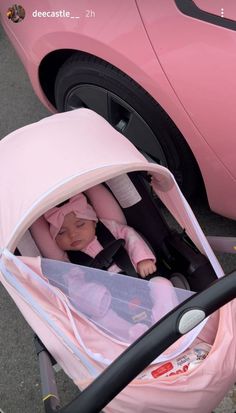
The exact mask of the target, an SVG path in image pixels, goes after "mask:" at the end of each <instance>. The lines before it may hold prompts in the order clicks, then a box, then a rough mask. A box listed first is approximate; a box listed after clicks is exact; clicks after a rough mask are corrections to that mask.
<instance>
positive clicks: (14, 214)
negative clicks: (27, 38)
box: [0, 109, 223, 276]
mask: <svg viewBox="0 0 236 413" xmlns="http://www.w3.org/2000/svg"><path fill="white" fill-rule="evenodd" d="M0 148H1V149H0V188H1V199H0V222H1V232H0V248H8V249H9V250H10V251H14V249H15V247H16V246H17V243H18V242H19V240H20V238H21V237H22V235H23V234H24V233H25V231H26V230H27V229H28V228H29V226H30V225H31V224H32V223H33V222H34V221H35V220H36V219H37V218H38V217H39V216H41V215H42V214H43V213H44V212H46V211H47V210H48V209H49V208H51V207H53V206H55V205H56V204H58V203H59V202H62V201H63V200H65V199H67V198H69V197H71V196H73V195H75V194H77V193H78V192H82V191H85V190H86V189H88V188H90V187H92V186H94V185H96V184H98V183H101V182H104V181H106V180H108V179H111V178H113V177H116V176H118V175H121V174H124V173H126V172H131V171H138V170H142V171H150V173H151V174H152V176H153V188H154V190H155V191H156V193H157V195H158V196H159V197H160V199H161V200H162V201H163V202H164V204H165V205H166V207H167V208H168V209H169V210H170V212H171V213H172V215H173V216H174V217H175V218H176V220H177V221H178V222H179V224H180V225H181V227H182V228H185V229H186V231H187V233H188V235H189V236H190V238H191V239H192V240H193V242H194V243H195V244H196V245H197V247H198V248H199V249H200V250H201V251H202V252H203V253H204V254H205V255H207V256H208V258H209V259H210V261H211V263H212V265H213V267H214V268H215V271H216V273H217V274H218V276H220V275H222V274H223V271H222V269H221V267H220V265H219V263H218V261H217V259H216V257H215V255H214V253H213V252H212V250H211V248H210V246H209V244H208V242H207V240H206V238H205V236H204V234H203V232H202V231H201V228H200V227H199V224H198V222H197V220H196V218H195V216H194V214H193V212H192V210H191V209H190V207H189V205H188V203H187V201H186V200H185V198H184V197H183V195H182V193H181V191H180V189H179V187H178V186H177V184H176V181H175V179H174V177H173V175H172V174H171V172H170V171H169V170H168V169H166V168H164V167H162V166H159V165H157V164H154V163H150V162H149V161H148V160H146V158H145V157H144V156H143V155H142V154H140V153H139V151H138V150H137V149H136V148H135V147H134V146H133V144H132V143H130V142H129V141H128V139H126V138H125V137H124V136H123V135H121V134H120V133H119V132H117V131H116V130H115V129H114V128H112V126H111V125H110V124H109V123H108V122H107V121H106V120H104V119H103V118H102V117H101V116H99V115H98V114H96V113H95V112H92V111H91V110H88V109H77V110H73V111H70V112H66V113H60V114H55V115H52V116H50V117H48V118H45V119H43V120H41V121H39V122H36V123H33V124H31V125H28V126H25V127H23V128H21V129H18V130H16V131H15V132H13V133H11V134H9V135H8V136H7V137H5V138H4V139H3V140H2V141H1V142H0Z"/></svg>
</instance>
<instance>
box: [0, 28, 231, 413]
mask: <svg viewBox="0 0 236 413" xmlns="http://www.w3.org/2000/svg"><path fill="white" fill-rule="evenodd" d="M0 96H1V107H0V139H2V138H3V137H4V136H6V135H7V134H9V133H10V132H12V131H14V130H16V129H18V128H20V127H22V126H25V125H27V124H29V123H32V122H35V121H37V120H40V119H42V118H43V117H46V116H49V115H50V113H49V112H48V110H47V109H45V108H44V107H43V105H42V104H41V102H40V101H39V100H38V98H37V96H36V95H35V94H34V92H33V89H32V87H31V84H30V82H29V79H28V77H27V75H26V73H25V70H24V68H23V66H22V64H21V62H20V61H19V59H18V57H17V55H16V53H15V51H14V49H13V48H12V46H11V44H10V43H9V42H8V40H7V39H6V37H5V34H4V33H3V30H2V28H1V27H0ZM192 207H193V210H194V212H195V214H196V216H197V218H198V220H199V222H200V224H201V226H202V228H203V230H204V232H205V233H206V234H209V235H227V236H235V234H236V221H232V220H229V219H226V218H222V217H220V216H219V215H217V214H214V213H212V212H211V211H209V209H208V207H207V205H206V203H205V202H204V201H203V200H198V201H196V202H195V203H194V205H192ZM218 258H219V260H220V262H221V264H222V266H223V268H224V270H225V272H229V271H231V270H232V269H234V268H236V255H231V254H225V255H224V256H223V255H219V256H218ZM0 311H1V316H0V413H1V409H2V411H3V412H4V413H22V412H24V413H43V412H44V409H43V406H42V402H41V391H40V378H39V369H38V363H37V358H36V356H35V351H34V346H33V332H32V330H31V329H30V327H29V326H28V325H27V323H26V322H25V320H24V319H23V317H22V316H21V313H20V312H19V310H18V309H17V307H16V305H15V304H14V302H13V301H12V300H11V298H10V297H9V296H8V294H7V293H6V291H5V290H4V288H3V287H2V286H0ZM58 386H59V392H60V396H61V400H62V402H63V403H66V402H68V401H69V400H71V398H72V397H73V396H74V395H75V394H76V393H77V389H76V388H75V386H74V385H73V384H72V382H71V381H70V380H69V379H68V378H67V377H66V376H65V374H64V373H63V372H60V373H59V374H58ZM235 410H236V391H235V390H234V389H232V391H231V392H230V393H229V395H228V396H227V397H226V398H225V399H224V401H223V402H222V404H221V405H220V407H219V408H218V409H217V410H216V412H217V413H220V412H221V413H223V412H224V413H232V412H234V411H235ZM199 413H201V412H199Z"/></svg>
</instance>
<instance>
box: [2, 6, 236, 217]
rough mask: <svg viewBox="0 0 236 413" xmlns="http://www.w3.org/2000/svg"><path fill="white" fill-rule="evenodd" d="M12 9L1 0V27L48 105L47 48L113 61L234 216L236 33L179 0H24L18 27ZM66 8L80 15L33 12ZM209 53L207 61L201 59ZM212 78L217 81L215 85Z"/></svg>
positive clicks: (217, 205) (211, 195) (221, 207)
mask: <svg viewBox="0 0 236 413" xmlns="http://www.w3.org/2000/svg"><path fill="white" fill-rule="evenodd" d="M8 7H9V3H8V2H7V1H6V0H2V1H1V4H0V12H1V20H2V24H3V26H4V29H5V31H6V33H7V35H8V37H9V38H10V40H11V42H12V44H13V45H14V47H15V49H16V51H17V53H18V55H19V57H20V59H21V60H22V62H23V64H24V66H25V68H26V71H27V73H28V75H29V77H30V81H31V83H32V86H33V88H34V90H35V92H36V94H37V95H38V97H39V98H40V100H41V101H42V102H43V104H44V105H45V106H47V107H48V108H49V109H50V110H51V111H55V108H54V107H53V106H52V104H51V103H50V102H49V101H48V99H47V98H46V96H45V94H44V92H43V90H42V87H41V85H40V81H39V72H38V70H39V65H40V63H41V61H42V60H43V58H44V57H45V56H47V55H48V54H49V53H51V52H54V51H55V50H60V49H73V50H79V51H86V52H88V53H90V54H93V55H95V56H97V57H100V58H102V59H104V60H105V61H107V62H109V63H111V64H113V65H114V66H116V67H117V68H119V69H120V70H122V71H123V72H124V73H126V74H127V75H128V76H130V77H131V78H133V79H134V80H135V81H136V82H137V83H138V84H140V85H141V86H142V87H143V88H144V89H145V90H146V91H147V92H148V93H149V94H150V95H151V96H153V98H154V99H155V100H156V101H157V102H158V103H159V104H160V105H161V106H162V107H163V108H164V110H165V111H166V112H167V113H168V115H169V116H170V117H171V119H172V120H173V121H174V123H175V124H176V125H177V127H178V128H179V130H180V131H181V133H182V134H183V136H184V137H185V139H186V141H187V142H188V145H189V146H190V148H191V150H192V152H193V154H194V157H195V159H196V160H197V163H198V165H199V167H200V171H201V174H202V176H203V179H204V183H205V187H206V191H207V196H208V200H209V204H210V207H211V209H212V210H214V211H215V212H218V213H220V214H222V215H225V216H228V217H230V218H236V208H235V199H236V179H235V176H236V170H235V166H236V162H235V149H234V148H235V147H236V143H235V140H234V139H233V138H234V133H235V130H236V128H235V125H236V118H234V116H233V113H234V108H235V97H234V90H235V86H236V84H235V76H233V70H235V69H234V68H236V63H235V54H234V53H233V50H231V48H233V46H235V38H236V36H235V35H236V33H234V32H233V33H232V31H230V30H225V29H224V28H219V27H217V28H215V27H212V25H210V24H208V23H203V22H202V21H200V22H199V21H198V20H194V19H191V18H190V17H188V16H185V15H184V14H183V13H181V12H180V11H179V10H178V8H177V6H176V4H175V2H174V0H159V1H158V2H157V1H155V0H149V1H148V2H144V1H142V0H139V1H137V3H136V2H135V1H134V0H120V1H119V2H111V1H109V0H100V1H99V3H98V2H95V1H93V2H91V1H89V0H81V1H80V2H79V6H78V3H77V2H75V1H73V0H69V1H67V2H66V6H65V1H64V0H58V1H57V5H56V7H55V3H54V2H53V1H51V0H50V1H42V2H41V3H40V6H39V3H38V2H36V1H29V0H25V2H24V8H25V10H26V17H25V19H24V21H23V22H20V23H17V24H15V23H13V22H12V21H10V20H8V19H7V17H6V14H5V13H6V10H7V8H8ZM65 9H66V11H69V12H70V15H71V16H73V17H75V16H77V17H78V16H79V17H80V18H79V19H75V18H74V19H71V18H66V17H64V18H63V17H61V18H49V17H48V18H44V17H33V16H32V13H34V12H35V10H37V11H48V10H49V11H53V10H65ZM88 12H89V13H90V17H87V14H88ZM92 12H94V13H95V17H93V15H92ZM193 20H194V22H193ZM203 25H204V27H203ZM174 28H175V29H178V30H177V31H176V30H175V31H173V30H174ZM186 30H187V31H188V36H186ZM199 30H201V31H200V33H199V32H198V31H199ZM173 33H174V35H173ZM209 33H210V35H209ZM208 35H209V38H208ZM214 36H216V40H215V38H214ZM217 42H218V43H217ZM225 45H226V47H225ZM234 50H235V47H234ZM205 53H207V54H208V55H209V56H208V59H207V61H205V60H204V61H203V62H201V61H200V60H201V59H202V60H203V58H204V56H205ZM221 59H222V60H223V61H221ZM225 60H226V62H227V64H226V63H225ZM183 62H184V65H183ZM231 65H232V67H231ZM226 69H227V70H226ZM202 70H204V72H205V73H204V75H202V74H201V73H200V71H202ZM222 73H223V74H222ZM234 73H235V71H234ZM193 75H194V79H196V84H195V83H193V82H192V78H193ZM224 76H225V80H227V82H226V81H224ZM229 77H230V82H228V80H229ZM231 78H232V79H231ZM197 82H199V85H198V84H197ZM214 82H218V83H219V84H218V83H217V90H216V88H215V83H214ZM225 83H227V84H225ZM228 83H229V84H230V85H228ZM216 92H217V93H216ZM203 94H204V98H205V99H204V104H203V102H202V96H203ZM221 96H223V99H224V104H223V108H224V111H223V113H222V99H221ZM206 104H207V110H206V109H205V105H206ZM212 119H213V120H214V121H212ZM226 140H227V144H226ZM233 199H234V203H233V201H232V200H233Z"/></svg>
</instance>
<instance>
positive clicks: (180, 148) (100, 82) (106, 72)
mask: <svg viewBox="0 0 236 413" xmlns="http://www.w3.org/2000/svg"><path fill="white" fill-rule="evenodd" d="M79 84H91V85H95V86H99V87H102V88H104V89H106V90H108V91H109V92H112V93H113V94H115V95H117V96H118V97H119V98H121V99H123V100H124V101H125V102H127V103H128V104H129V105H130V106H131V107H132V108H133V109H134V110H135V111H136V112H137V113H138V114H139V115H140V116H141V117H142V118H143V119H144V120H145V122H146V123H147V124H148V125H149V126H150V128H151V129H152V131H153V133H154V134H155V136H156V137H157V139H158V141H159V143H160V145H161V147H162V149H163V152H164V153H165V157H166V159H167V164H168V168H169V169H170V170H171V172H172V173H173V174H174V176H175V178H176V180H177V182H178V183H179V185H180V187H181V189H182V191H183V192H184V193H185V195H186V196H187V197H188V198H189V197H191V196H192V194H193V193H194V190H195V187H196V186H197V183H198V178H199V176H198V171H197V168H196V166H195V159H194V158H193V155H192V154H191V152H190V150H189V148H188V147H187V144H186V142H185V140H184V138H183V137H182V135H181V133H180V132H179V130H178V129H177V128H176V126H175V125H174V123H173V122H172V121H171V119H170V118H169V117H168V115H167V114H166V112H165V111H164V110H163V109H162V108H161V106H160V105H159V104H158V103H157V102H156V101H155V100H154V99H153V98H152V97H151V96H150V95H149V94H148V93H147V92H146V91H144V89H142V88H141V87H140V86H139V85H138V84H137V83H136V82H135V81H133V80H132V79H131V78H129V77H128V76H127V75H125V74H124V73H122V72H121V71H120V70H119V69H117V68H115V67H114V66H111V65H110V64H109V63H106V62H104V61H101V60H100V59H98V58H96V57H92V56H89V57H88V58H87V59H86V57H85V58H84V57H83V58H82V57H80V56H79V55H75V56H72V58H70V59H69V60H68V61H67V62H66V63H64V65H63V66H62V67H61V69H60V70H59V72H58V74H57V78H56V82H55V101H56V107H57V109H58V110H59V111H60V112H64V111H66V110H67V107H66V100H67V96H68V94H69V93H71V91H72V90H73V89H74V88H76V87H78V85H79Z"/></svg>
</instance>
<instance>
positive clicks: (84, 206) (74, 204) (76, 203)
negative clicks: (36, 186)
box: [44, 194, 98, 239]
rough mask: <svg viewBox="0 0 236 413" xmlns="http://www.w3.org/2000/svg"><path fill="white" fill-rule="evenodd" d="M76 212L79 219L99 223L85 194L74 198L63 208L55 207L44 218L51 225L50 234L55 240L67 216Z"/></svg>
mask: <svg viewBox="0 0 236 413" xmlns="http://www.w3.org/2000/svg"><path fill="white" fill-rule="evenodd" d="M70 212H74V214H75V216H76V217H77V218H84V219H88V220H90V221H96V222H97V220H98V219H97V215H96V212H95V211H94V209H93V207H92V206H91V205H89V204H88V202H87V199H86V197H85V196H84V195H83V194H78V195H75V196H74V197H72V198H71V199H70V200H69V202H67V203H66V204H64V205H62V206H61V207H54V208H52V209H50V210H49V211H47V212H46V213H45V214H44V218H45V219H46V220H47V221H48V223H49V224H50V233H51V236H52V238H53V239H55V238H56V236H57V234H58V232H59V231H60V229H61V227H62V224H63V222H64V219H65V216H66V215H68V214H69V213H70Z"/></svg>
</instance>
